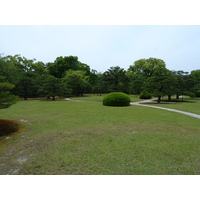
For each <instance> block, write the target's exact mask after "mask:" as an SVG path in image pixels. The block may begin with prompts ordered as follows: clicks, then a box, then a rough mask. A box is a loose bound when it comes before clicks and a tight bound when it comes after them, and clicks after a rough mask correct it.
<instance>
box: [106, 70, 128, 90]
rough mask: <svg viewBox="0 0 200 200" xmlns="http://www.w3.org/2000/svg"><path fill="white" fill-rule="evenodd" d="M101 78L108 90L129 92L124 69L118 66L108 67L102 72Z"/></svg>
mask: <svg viewBox="0 0 200 200" xmlns="http://www.w3.org/2000/svg"><path fill="white" fill-rule="evenodd" d="M102 79H103V82H104V84H106V85H107V91H108V92H125V93H128V92H129V91H128V86H129V78H128V76H127V74H126V71H125V70H124V69H123V68H120V67H119V66H116V67H110V69H108V70H107V71H105V72H104V73H103V77H102Z"/></svg>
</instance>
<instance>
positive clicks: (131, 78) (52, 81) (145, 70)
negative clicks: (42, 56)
mask: <svg viewBox="0 0 200 200" xmlns="http://www.w3.org/2000/svg"><path fill="white" fill-rule="evenodd" d="M0 76H3V77H4V82H6V84H8V85H9V84H11V85H14V86H15V87H13V88H12V89H9V90H8V91H9V93H10V95H19V96H20V97H21V98H24V99H27V98H32V97H44V96H46V97H52V99H53V100H55V99H56V97H57V96H61V97H65V96H70V95H76V96H79V95H83V94H84V93H91V92H93V93H97V94H102V93H109V92H124V93H127V94H137V95H140V94H141V93H143V94H144V93H145V94H146V93H147V94H150V95H152V96H154V97H155V96H156V97H158V102H160V98H161V96H165V95H167V96H168V98H169V99H171V96H172V95H176V97H177V98H179V96H180V95H189V96H191V97H194V96H200V70H199V69H198V70H193V71H192V72H191V73H188V72H184V71H181V70H180V71H170V70H168V69H167V68H166V64H165V62H164V61H163V60H162V59H158V58H148V59H145V58H143V59H139V60H136V61H134V63H133V64H132V65H130V66H129V67H128V70H125V69H123V68H121V67H120V66H115V67H110V68H108V70H106V71H105V72H103V73H99V72H97V71H96V70H94V69H90V66H89V65H88V64H85V63H83V62H81V61H79V59H78V57H77V56H64V57H63V56H60V57H57V58H56V59H55V61H54V62H48V63H43V62H42V61H37V60H36V59H27V58H25V57H23V56H21V55H18V54H17V55H14V56H11V55H8V56H2V55H0ZM1 82H2V81H1ZM1 85H2V86H1V88H3V84H1ZM8 91H7V92H8Z"/></svg>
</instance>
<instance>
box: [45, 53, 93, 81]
mask: <svg viewBox="0 0 200 200" xmlns="http://www.w3.org/2000/svg"><path fill="white" fill-rule="evenodd" d="M48 65H49V66H48V69H49V73H50V74H51V75H53V76H55V77H57V78H63V77H64V76H65V72H66V71H68V70H70V69H72V70H74V71H76V70H82V71H85V72H86V74H87V75H89V73H90V67H89V65H87V64H84V63H81V62H80V61H78V57H77V56H65V57H62V56H60V57H57V58H56V60H55V61H54V62H53V63H49V64H48Z"/></svg>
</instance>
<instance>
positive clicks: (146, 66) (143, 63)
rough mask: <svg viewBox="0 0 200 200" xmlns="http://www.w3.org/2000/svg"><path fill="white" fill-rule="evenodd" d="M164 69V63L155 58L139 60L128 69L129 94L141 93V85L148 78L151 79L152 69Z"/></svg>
mask: <svg viewBox="0 0 200 200" xmlns="http://www.w3.org/2000/svg"><path fill="white" fill-rule="evenodd" d="M158 66H159V67H165V66H166V65H165V62H164V61H163V60H161V59H157V58H148V59H139V60H136V61H135V62H134V64H133V65H130V66H129V68H128V76H129V78H130V91H131V93H135V94H140V93H141V92H142V91H143V85H144V84H145V82H146V81H147V79H148V78H149V77H152V75H153V73H154V68H156V67H158Z"/></svg>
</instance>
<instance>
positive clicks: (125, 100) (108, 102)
mask: <svg viewBox="0 0 200 200" xmlns="http://www.w3.org/2000/svg"><path fill="white" fill-rule="evenodd" d="M130 101H131V99H130V97H129V96H128V95H127V94H125V93H123V92H113V93H109V94H107V95H105V96H104V98H103V105H104V106H129V105H130Z"/></svg>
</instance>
